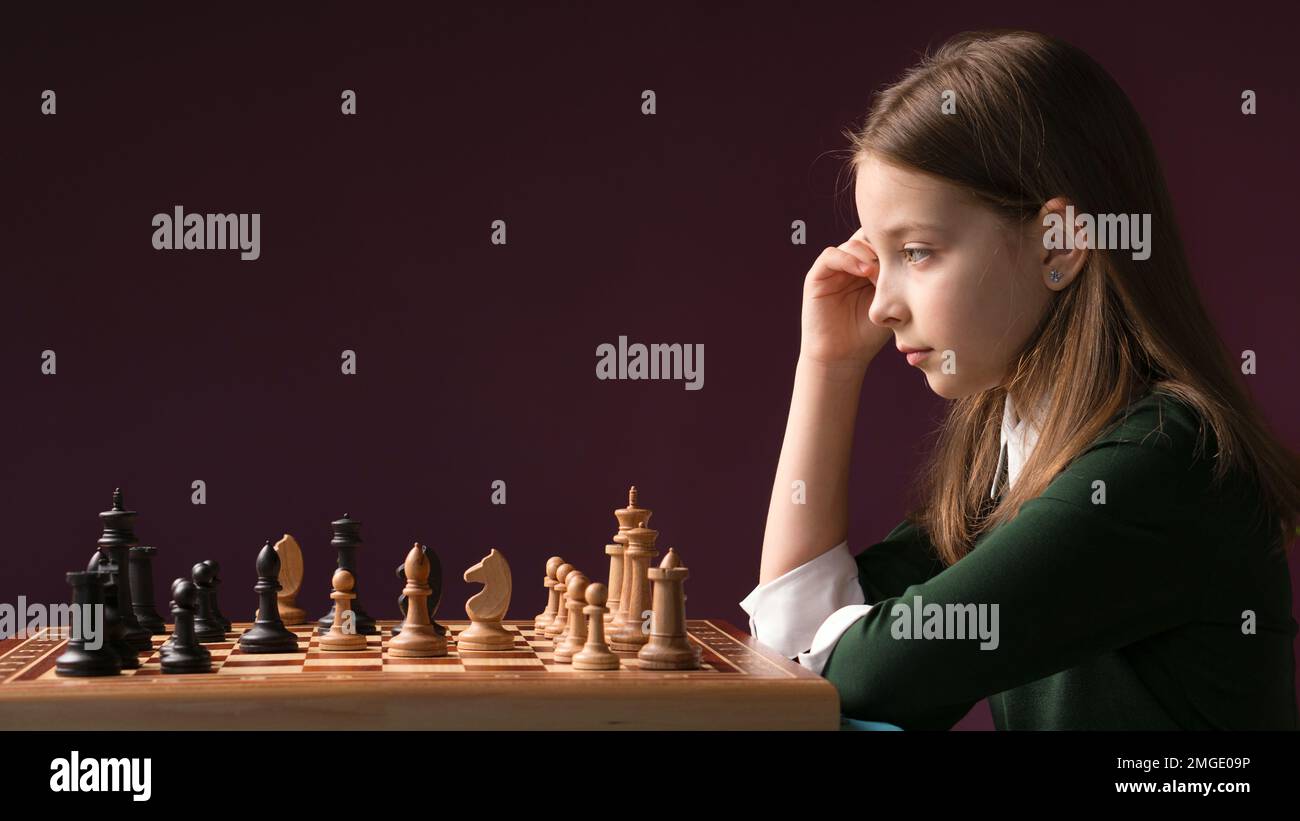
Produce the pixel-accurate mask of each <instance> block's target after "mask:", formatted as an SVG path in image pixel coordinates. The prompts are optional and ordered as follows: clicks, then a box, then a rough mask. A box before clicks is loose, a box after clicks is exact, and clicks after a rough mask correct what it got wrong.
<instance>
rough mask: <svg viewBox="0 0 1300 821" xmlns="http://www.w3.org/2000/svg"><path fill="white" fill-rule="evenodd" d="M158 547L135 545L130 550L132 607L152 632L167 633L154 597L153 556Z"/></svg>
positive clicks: (141, 622) (156, 634)
mask: <svg viewBox="0 0 1300 821" xmlns="http://www.w3.org/2000/svg"><path fill="white" fill-rule="evenodd" d="M157 552H158V548H156V547H138V546H137V547H133V548H131V550H130V558H129V559H128V563H129V564H130V571H129V572H130V575H131V609H132V610H134V611H135V620H136V621H137V622H139V624H140V626H141V627H143V628H144V629H145V630H148V631H149V633H150V634H152V635H155V636H162V635H166V634H167V624H166V622H164V621H163V618H162V616H161V615H159V613H158V608H157V606H155V604H154V599H153V556H154V554H155V553H157Z"/></svg>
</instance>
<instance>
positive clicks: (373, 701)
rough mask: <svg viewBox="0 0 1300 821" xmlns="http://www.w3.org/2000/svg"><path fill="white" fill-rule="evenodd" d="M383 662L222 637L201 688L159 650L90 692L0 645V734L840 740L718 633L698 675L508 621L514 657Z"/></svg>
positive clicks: (53, 654)
mask: <svg viewBox="0 0 1300 821" xmlns="http://www.w3.org/2000/svg"><path fill="white" fill-rule="evenodd" d="M442 623H443V624H445V625H446V626H447V627H448V629H449V630H450V636H449V641H448V654H447V656H445V657H442V658H430V659H399V658H390V657H389V656H388V653H387V651H386V648H387V645H388V641H389V635H388V628H389V627H391V626H392V625H393V624H396V622H391V621H389V622H380V625H381V626H382V627H383V628H384V629H383V631H382V635H375V636H368V637H367V639H368V647H367V648H366V650H363V651H356V652H349V653H329V652H323V651H321V649H320V647H319V640H320V639H319V637H318V636H315V635H313V632H312V627H313V625H302V626H299V627H294V628H290V629H292V630H293V631H294V632H295V633H296V634H297V636H298V650H297V652H294V653H276V654H249V653H243V652H241V651H240V649H239V647H238V645H237V641H238V637H239V635H240V634H241V633H242V632H243V631H244V630H246V629H248V627H250V626H251V625H249V624H236V625H235V626H234V629H233V631H232V632H231V633H228V634H227V635H226V640H225V641H224V642H220V643H213V644H206V645H204V646H206V647H207V648H208V649H209V650H211V651H212V666H213V672H211V673H204V674H198V675H171V674H164V673H163V672H162V669H161V667H160V666H159V663H160V659H159V655H158V647H159V645H161V644H162V643H163V641H164V640H165V639H166V636H154V637H153V644H154V647H153V651H152V652H149V653H145V652H142V653H141V654H140V657H141V662H142V664H141V667H140V669H138V670H125V671H123V672H122V674H121V675H118V676H109V677H102V678H67V677H60V676H56V675H55V673H54V662H55V660H56V659H57V658H58V656H59V654H61V653H62V652H63V647H64V645H65V644H66V639H65V638H62V637H59V636H57V635H54V636H51V635H50V634H49V631H41V633H39V634H37V635H36V636H34V637H29V638H26V639H6V640H4V641H0V729H60V730H74V729H76V730H80V729H189V728H220V729H415V728H418V729H602V728H606V729H608V728H615V729H824V730H833V729H838V727H839V694H838V693H837V692H836V690H835V688H834V686H833V685H831V684H830V683H829V682H828V681H826V680H825V679H823V678H822V677H821V676H818V675H816V674H814V673H812V672H810V671H808V670H806V669H804V668H803V667H801V666H799V665H798V664H796V663H794V662H792V661H790V660H789V659H785V658H782V657H781V656H780V655H778V654H776V653H773V652H771V651H770V650H768V649H767V648H766V647H763V646H762V645H760V644H758V643H757V642H755V641H754V640H753V639H752V638H750V637H749V636H748V635H746V634H745V633H743V632H741V631H740V630H737V629H736V628H735V627H733V626H732V625H730V624H728V623H727V622H725V621H720V620H694V619H692V620H688V622H687V631H688V633H689V636H690V640H691V641H692V643H694V644H697V645H698V646H699V647H700V649H701V659H700V660H701V667H700V669H698V670H640V669H637V666H636V659H635V656H634V655H632V654H623V653H620V654H618V655H619V656H620V658H621V662H622V663H621V666H620V669H618V670H609V671H598V672H586V671H581V670H574V669H573V667H572V665H570V664H557V663H555V662H554V660H553V659H552V651H553V649H554V646H553V644H552V642H551V640H550V639H548V638H546V637H545V636H539V635H536V634H535V633H534V631H533V623H532V621H531V620H527V621H507V622H506V623H505V625H506V627H507V629H509V630H510V631H511V632H513V633H515V634H516V637H515V646H514V649H513V650H509V651H500V652H491V653H488V652H472V651H464V652H461V651H459V650H458V649H457V648H456V642H455V636H456V635H457V634H459V633H460V631H462V630H464V629H465V628H467V627H468V626H469V623H468V622H463V621H462V622H454V621H443V622H442Z"/></svg>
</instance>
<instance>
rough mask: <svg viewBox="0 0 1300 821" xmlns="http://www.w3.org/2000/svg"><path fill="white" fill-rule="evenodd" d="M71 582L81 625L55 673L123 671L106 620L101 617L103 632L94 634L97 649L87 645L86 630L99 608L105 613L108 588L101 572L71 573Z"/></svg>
mask: <svg viewBox="0 0 1300 821" xmlns="http://www.w3.org/2000/svg"><path fill="white" fill-rule="evenodd" d="M68 584H70V585H72V604H73V607H74V608H75V609H76V611H77V612H76V613H75V614H74V616H73V618H77V619H79V620H80V625H81V628H80V629H79V630H75V631H74V634H73V636H72V637H71V638H69V639H68V647H67V649H66V650H64V651H63V655H61V656H59V658H58V660H57V661H55V662H54V674H55V675H57V676H116V675H118V674H119V673H121V672H122V661H121V659H119V658H118V654H117V653H116V652H115V651H114V650H113V648H112V646H111V645H110V644H109V643H108V641H107V637H106V636H105V633H106V630H105V627H106V626H107V624H106V620H105V619H102V618H101V619H100V621H99V625H98V629H99V635H98V636H94V637H91V638H92V639H93V641H92V644H98V645H99V646H98V647H95V648H94V649H93V650H92V649H90V648H88V647H87V646H86V639H87V635H86V633H87V632H88V631H89V629H90V626H91V624H93V623H94V622H93V619H94V615H93V612H94V610H95V608H97V607H98V608H100V613H101V614H102V613H103V605H104V591H103V589H102V588H101V587H100V574H99V573H89V572H87V573H69V574H68Z"/></svg>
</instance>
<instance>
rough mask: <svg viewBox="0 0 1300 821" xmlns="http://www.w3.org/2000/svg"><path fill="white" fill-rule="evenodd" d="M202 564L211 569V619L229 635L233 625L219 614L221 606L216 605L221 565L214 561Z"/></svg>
mask: <svg viewBox="0 0 1300 821" xmlns="http://www.w3.org/2000/svg"><path fill="white" fill-rule="evenodd" d="M203 563H204V564H206V565H208V566H209V567H211V568H212V593H211V594H210V597H211V602H212V617H213V618H214V619H216V620H217V621H219V622H221V627H222V628H223V629H224V630H225V631H226V632H227V633H229V632H230V628H231V627H233V626H234V623H233V622H231V621H230V619H228V618H226V615H225V614H224V613H222V612H221V606H220V605H219V604H217V592H218V590H219V588H220V587H221V565H219V564H217V561H216V560H215V559H205V560H204V561H203Z"/></svg>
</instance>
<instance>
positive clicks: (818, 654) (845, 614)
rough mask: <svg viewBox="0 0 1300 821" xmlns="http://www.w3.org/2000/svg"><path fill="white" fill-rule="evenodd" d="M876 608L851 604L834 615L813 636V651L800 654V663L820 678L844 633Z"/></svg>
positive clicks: (868, 605)
mask: <svg viewBox="0 0 1300 821" xmlns="http://www.w3.org/2000/svg"><path fill="white" fill-rule="evenodd" d="M874 606H875V605H871V604H850V605H849V606H848V607H841V608H840V609H839V610H836V611H835V612H834V613H832V614H831V615H830V618H828V619H826V621H824V622H822V626H821V627H818V628H817V635H815V636H813V640H812V649H810V650H809V651H808V652H807V653H800V654H799V659H798V660H799V663H800V664H802V665H803V666H804V667H807V668H808V669H809V670H812V671H813V672H814V673H816V674H817V675H819V676H820V675H821V674H822V668H823V667H825V666H826V659H828V658H830V656H831V650H833V649H834V648H835V643H836V642H838V641H839V640H840V636H842V635H844V631H845V630H848V629H849V628H850V627H852V626H853V623H854V622H855V621H857V620H858V619H860V618H862V617H863V616H865V615H867V613H870V612H871V608H872V607H874Z"/></svg>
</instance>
